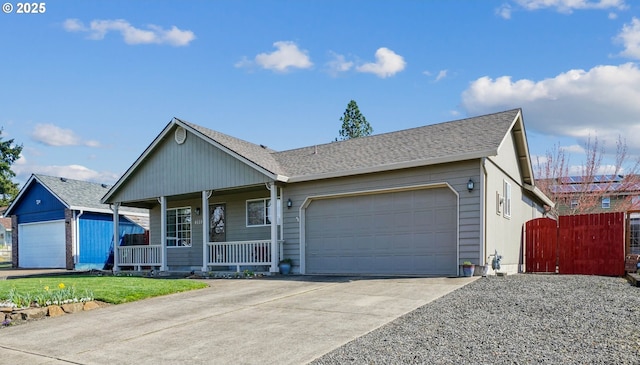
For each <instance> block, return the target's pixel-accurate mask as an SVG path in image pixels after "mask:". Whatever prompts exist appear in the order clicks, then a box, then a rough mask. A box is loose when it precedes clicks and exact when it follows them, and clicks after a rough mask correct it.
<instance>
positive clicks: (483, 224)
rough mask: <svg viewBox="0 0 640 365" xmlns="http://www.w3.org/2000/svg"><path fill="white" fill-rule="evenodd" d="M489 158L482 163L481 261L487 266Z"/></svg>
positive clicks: (483, 159)
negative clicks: (487, 165) (487, 164)
mask: <svg viewBox="0 0 640 365" xmlns="http://www.w3.org/2000/svg"><path fill="white" fill-rule="evenodd" d="M486 162H487V158H486V157H483V158H482V160H481V163H480V213H481V214H480V217H481V218H480V219H481V222H480V226H481V227H482V233H481V234H480V251H481V252H480V261H479V262H481V263H482V265H487V259H488V257H487V214H489V213H488V212H487V167H486Z"/></svg>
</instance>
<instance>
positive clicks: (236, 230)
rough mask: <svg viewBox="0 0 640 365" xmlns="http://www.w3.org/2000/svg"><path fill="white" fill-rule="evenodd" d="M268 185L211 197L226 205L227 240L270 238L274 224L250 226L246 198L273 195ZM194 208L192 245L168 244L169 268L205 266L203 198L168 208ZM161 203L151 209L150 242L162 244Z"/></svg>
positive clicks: (210, 203)
mask: <svg viewBox="0 0 640 365" xmlns="http://www.w3.org/2000/svg"><path fill="white" fill-rule="evenodd" d="M269 194H270V193H269V190H267V189H266V188H264V189H259V190H254V191H247V192H241V193H233V194H223V195H222V194H218V195H216V193H215V192H214V193H213V194H212V196H211V197H210V198H209V205H213V204H225V209H226V210H225V228H226V239H227V241H247V240H264V239H270V237H271V227H270V226H259V227H247V224H246V219H247V218H246V201H247V200H250V199H259V198H269ZM178 207H191V214H192V226H191V238H192V239H191V247H167V264H168V266H169V270H187V269H188V270H189V271H190V270H200V269H201V268H202V229H203V227H202V225H203V221H202V215H200V216H196V215H195V209H196V208H200V209H202V199H201V198H200V197H199V196H198V197H197V198H193V199H185V200H175V201H173V200H169V201H168V202H167V208H178ZM160 213H161V209H160V205H157V206H155V207H154V208H153V209H151V211H150V231H149V241H150V244H152V245H160V244H161V226H160ZM207 239H208V238H207Z"/></svg>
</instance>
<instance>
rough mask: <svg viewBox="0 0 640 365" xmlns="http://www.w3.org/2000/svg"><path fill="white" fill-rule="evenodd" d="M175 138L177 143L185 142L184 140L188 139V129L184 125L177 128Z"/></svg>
mask: <svg viewBox="0 0 640 365" xmlns="http://www.w3.org/2000/svg"><path fill="white" fill-rule="evenodd" d="M175 138H176V143H178V144H183V143H184V141H185V140H186V139H187V131H186V130H185V129H184V128H182V127H178V128H176V133H175Z"/></svg>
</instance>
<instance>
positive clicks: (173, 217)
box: [167, 207, 191, 247]
mask: <svg viewBox="0 0 640 365" xmlns="http://www.w3.org/2000/svg"><path fill="white" fill-rule="evenodd" d="M167 247H191V208H190V207H186V208H174V209H167Z"/></svg>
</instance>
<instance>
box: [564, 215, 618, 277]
mask: <svg viewBox="0 0 640 365" xmlns="http://www.w3.org/2000/svg"><path fill="white" fill-rule="evenodd" d="M559 223H560V224H559V238H558V239H559V242H560V244H559V245H558V247H559V252H558V259H559V260H558V267H559V273H560V274H583V275H608V276H623V275H624V274H625V272H624V213H622V212H617V213H600V214H583V215H569V216H561V217H560V222H559Z"/></svg>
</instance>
